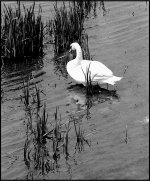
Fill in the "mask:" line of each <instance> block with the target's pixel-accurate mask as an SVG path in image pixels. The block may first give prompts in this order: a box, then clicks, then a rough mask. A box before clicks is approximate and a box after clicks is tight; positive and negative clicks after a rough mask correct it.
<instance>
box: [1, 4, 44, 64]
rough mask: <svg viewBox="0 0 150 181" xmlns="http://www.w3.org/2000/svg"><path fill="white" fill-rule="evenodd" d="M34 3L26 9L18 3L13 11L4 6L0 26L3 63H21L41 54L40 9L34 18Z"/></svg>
mask: <svg viewBox="0 0 150 181" xmlns="http://www.w3.org/2000/svg"><path fill="white" fill-rule="evenodd" d="M34 8H35V2H34V3H33V5H31V6H30V7H29V9H28V8H26V7H25V6H24V5H23V10H24V12H22V11H21V7H20V3H18V4H17V7H16V9H15V10H14V9H13V8H11V6H8V7H7V6H6V5H5V4H4V8H3V13H2V24H1V57H2V58H3V59H4V63H5V61H9V62H11V61H15V62H17V61H19V62H20V61H22V60H24V59H27V58H29V57H35V56H36V57H38V56H41V55H42V54H43V29H44V28H43V22H42V20H41V11H42V10H41V7H40V6H39V11H38V15H37V17H36V16H35V11H34Z"/></svg>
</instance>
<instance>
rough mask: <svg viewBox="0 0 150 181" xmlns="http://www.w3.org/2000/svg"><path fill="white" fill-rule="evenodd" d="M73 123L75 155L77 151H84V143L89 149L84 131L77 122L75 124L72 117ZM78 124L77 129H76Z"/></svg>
mask: <svg viewBox="0 0 150 181" xmlns="http://www.w3.org/2000/svg"><path fill="white" fill-rule="evenodd" d="M72 119H73V123H74V129H75V134H76V146H75V153H76V151H77V150H78V152H81V151H83V150H84V143H86V144H87V145H88V146H89V147H90V144H89V142H88V140H87V139H85V137H84V131H83V129H82V127H81V125H80V123H79V122H76V120H75V119H74V117H72ZM77 124H78V127H77Z"/></svg>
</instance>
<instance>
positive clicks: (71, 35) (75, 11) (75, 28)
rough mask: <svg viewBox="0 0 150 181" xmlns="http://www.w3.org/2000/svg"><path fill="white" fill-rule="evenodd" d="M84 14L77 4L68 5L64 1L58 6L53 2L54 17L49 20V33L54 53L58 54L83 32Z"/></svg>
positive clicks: (79, 37) (66, 48)
mask: <svg viewBox="0 0 150 181" xmlns="http://www.w3.org/2000/svg"><path fill="white" fill-rule="evenodd" d="M83 24H84V14H83V10H82V9H80V8H79V7H78V6H70V8H69V10H67V7H66V5H65V3H63V5H62V6H61V7H60V8H58V7H57V4H54V19H53V20H51V21H50V26H49V27H51V28H50V30H49V32H50V34H51V35H53V42H54V50H55V54H60V53H63V52H65V51H66V50H68V49H69V47H70V44H71V43H72V42H75V41H79V40H80V39H81V36H82V32H83V29H84V27H83Z"/></svg>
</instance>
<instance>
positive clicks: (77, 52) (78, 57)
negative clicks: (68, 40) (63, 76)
mask: <svg viewBox="0 0 150 181" xmlns="http://www.w3.org/2000/svg"><path fill="white" fill-rule="evenodd" d="M76 60H77V61H78V63H80V62H81V60H83V56H82V50H81V47H77V48H76Z"/></svg>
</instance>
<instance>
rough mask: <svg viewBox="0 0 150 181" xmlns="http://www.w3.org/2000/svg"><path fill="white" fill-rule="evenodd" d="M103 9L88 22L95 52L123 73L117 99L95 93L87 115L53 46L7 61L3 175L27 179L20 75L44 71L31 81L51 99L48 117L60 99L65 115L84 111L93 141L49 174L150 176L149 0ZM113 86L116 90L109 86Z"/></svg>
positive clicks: (80, 94)
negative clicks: (33, 56) (32, 58)
mask: <svg viewBox="0 0 150 181" xmlns="http://www.w3.org/2000/svg"><path fill="white" fill-rule="evenodd" d="M38 3H39V2H38ZM46 3H48V2H42V3H41V5H42V8H43V12H44V17H45V18H48V17H49V8H51V6H50V4H46ZM48 7H49V8H48ZM105 8H106V10H107V13H106V15H105V16H103V13H102V11H98V14H97V17H95V18H94V17H93V16H91V17H89V18H88V19H87V20H86V22H85V27H86V31H87V33H88V35H89V49H90V53H91V55H93V56H94V58H93V59H94V60H97V61H101V62H102V63H104V64H105V65H106V66H108V67H109V68H110V69H111V70H112V71H113V72H114V75H116V76H123V77H124V78H123V79H122V80H121V81H120V82H118V83H117V84H116V85H115V89H116V90H117V94H118V95H119V99H117V98H114V97H112V98H111V100H108V101H106V102H104V103H99V102H98V101H97V100H96V101H95V103H94V105H93V106H92V107H91V109H90V110H89V112H90V113H89V114H90V118H89V119H87V118H86V113H85V112H86V106H85V101H86V99H85V93H84V92H83V91H82V88H81V87H79V86H78V85H76V83H75V82H74V81H73V80H72V79H71V78H70V77H68V78H65V77H64V76H62V74H61V72H59V71H56V66H55V65H54V64H53V62H52V61H50V60H51V59H52V58H53V52H52V51H51V50H50V47H48V48H47V49H46V50H45V51H46V55H45V57H44V59H43V60H39V61H38V62H35V63H32V64H29V65H28V66H27V65H26V66H24V65H20V66H19V67H15V66H14V67H12V66H10V67H9V68H7V69H6V70H5V72H4V74H3V75H2V76H1V77H2V80H1V85H2V89H3V91H4V95H3V99H2V103H1V116H2V118H1V174H2V177H1V178H2V179H25V178H26V176H27V174H28V170H27V168H26V166H25V163H24V158H23V147H24V142H25V139H26V127H25V124H24V120H25V112H24V110H23V103H22V102H21V99H20V96H21V95H22V77H24V78H26V77H27V76H28V75H31V74H33V73H34V74H39V75H37V76H36V78H35V79H34V80H32V81H33V84H34V83H37V84H38V86H39V87H40V89H42V90H43V92H44V94H45V95H46V96H45V95H43V94H42V97H41V99H42V100H43V102H46V107H47V111H48V114H49V119H50V120H52V119H54V116H53V114H54V112H55V109H56V106H59V112H60V113H61V115H62V120H63V121H64V122H65V121H67V120H68V117H69V115H70V114H71V113H72V114H74V115H76V116H78V115H79V114H81V115H83V119H82V124H83V128H84V130H85V135H86V138H87V139H89V140H90V142H91V147H90V148H89V147H88V146H85V150H84V151H83V152H81V153H80V154H77V155H76V156H75V158H71V159H70V160H69V161H68V163H67V164H66V163H65V162H64V161H63V160H61V161H60V168H59V171H57V172H55V173H49V174H48V175H47V177H46V179H148V178H149V109H148V108H149V93H148V92H149V76H148V73H149V2H147V4H146V2H142V1H141V2H134V1H131V2H125V1H124V2H114V1H113V2H108V1H107V2H105ZM102 87H103V88H106V86H105V85H103V86H102ZM31 89H33V85H32V86H31ZM109 90H113V87H112V86H111V85H110V86H109ZM126 125H127V130H128V142H127V144H126V143H125V141H124V139H125V131H126ZM36 178H40V177H38V176H37V177H36ZM36 178H35V179H36Z"/></svg>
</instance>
